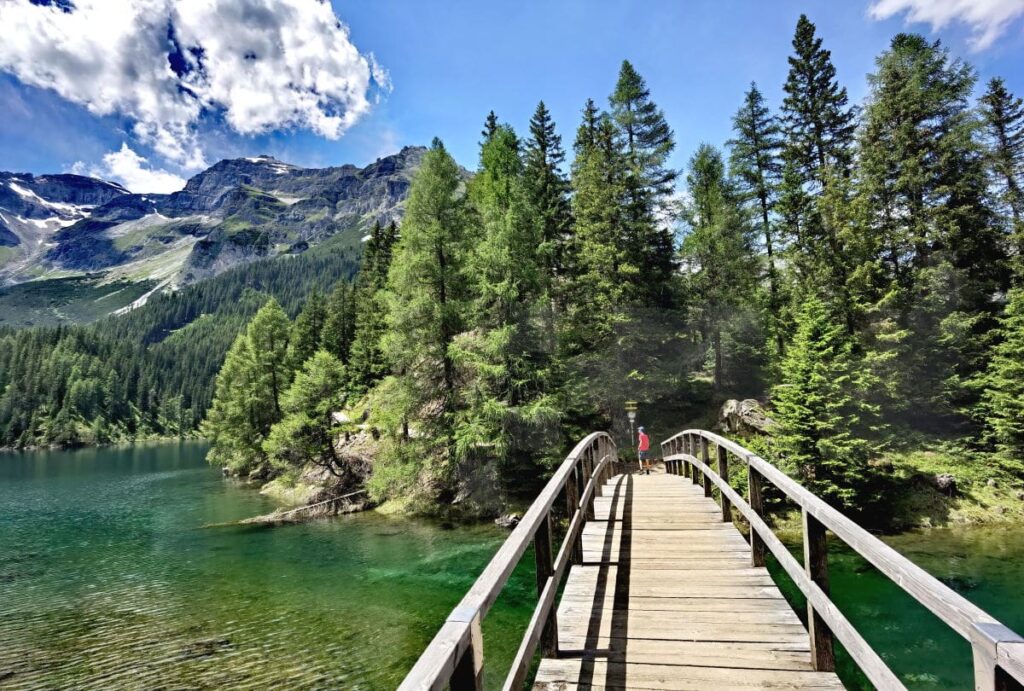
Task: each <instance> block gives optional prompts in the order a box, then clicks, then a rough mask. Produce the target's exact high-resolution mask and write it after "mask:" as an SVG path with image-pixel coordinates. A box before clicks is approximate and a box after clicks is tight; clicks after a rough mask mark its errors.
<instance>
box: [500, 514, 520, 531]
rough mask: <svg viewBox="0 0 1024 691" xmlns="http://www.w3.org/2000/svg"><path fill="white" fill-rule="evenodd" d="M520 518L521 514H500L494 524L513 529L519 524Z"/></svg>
mask: <svg viewBox="0 0 1024 691" xmlns="http://www.w3.org/2000/svg"><path fill="white" fill-rule="evenodd" d="M520 520H521V518H520V516H519V514H517V513H506V514H504V515H502V516H498V517H497V518H495V519H494V525H496V526H498V527H499V528H507V529H508V530H512V529H513V528H515V527H516V526H517V525H519V521H520Z"/></svg>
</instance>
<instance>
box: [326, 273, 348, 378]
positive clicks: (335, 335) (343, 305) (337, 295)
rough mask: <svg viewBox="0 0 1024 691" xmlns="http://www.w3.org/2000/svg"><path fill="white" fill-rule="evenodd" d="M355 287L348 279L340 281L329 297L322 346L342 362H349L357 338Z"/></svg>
mask: <svg viewBox="0 0 1024 691" xmlns="http://www.w3.org/2000/svg"><path fill="white" fill-rule="evenodd" d="M355 301H356V294H355V289H354V287H353V286H352V284H351V283H349V282H348V281H338V284H337V285H336V286H335V287H334V290H332V291H331V294H330V296H328V298H327V317H326V318H325V319H324V327H323V333H322V335H321V338H320V343H321V347H322V348H323V349H324V350H326V351H327V352H329V353H330V354H331V355H333V356H334V357H336V358H338V359H339V360H340V361H341V362H343V363H344V362H348V359H349V355H350V352H351V350H352V341H353V339H354V338H355V328H356V325H355V322H356V317H355V311H356V304H355Z"/></svg>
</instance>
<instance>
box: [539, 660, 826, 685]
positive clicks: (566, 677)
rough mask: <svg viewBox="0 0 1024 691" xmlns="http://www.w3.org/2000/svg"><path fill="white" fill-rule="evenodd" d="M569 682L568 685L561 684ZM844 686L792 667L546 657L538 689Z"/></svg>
mask: <svg viewBox="0 0 1024 691" xmlns="http://www.w3.org/2000/svg"><path fill="white" fill-rule="evenodd" d="M562 685H567V686H562ZM766 687H770V688H781V689H841V688H843V687H842V684H840V683H839V679H838V678H837V677H836V676H835V675H834V674H828V673H821V672H811V671H793V670H770V669H762V670H757V672H756V674H751V673H750V671H749V670H745V669H735V668H728V667H724V668H723V667H703V666H693V665H678V664H662V665H654V664H635V663H628V662H627V663H621V662H610V661H606V660H593V661H585V660H544V661H543V662H542V663H541V665H540V668H539V669H538V671H537V684H536V685H535V686H534V688H535V689H556V688H557V689H562V688H607V689H625V688H630V689H673V690H675V689H680V690H682V689H694V690H699V691H705V690H706V689H762V688H766Z"/></svg>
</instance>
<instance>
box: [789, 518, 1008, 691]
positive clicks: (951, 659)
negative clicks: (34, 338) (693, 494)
mask: <svg viewBox="0 0 1024 691" xmlns="http://www.w3.org/2000/svg"><path fill="white" fill-rule="evenodd" d="M883 539H884V541H885V542H887V543H888V544H889V545H890V546H891V547H893V548H894V549H895V550H897V551H898V552H900V553H901V554H903V555H904V556H906V557H907V558H909V559H910V560H911V561H913V562H914V563H915V564H917V565H918V566H920V567H922V568H924V569H925V570H926V571H928V572H929V573H931V574H932V575H933V576H935V577H936V578H938V579H939V580H940V581H942V582H944V583H945V584H946V585H947V586H949V587H951V588H952V589H953V590H955V591H957V592H958V593H959V594H960V595H962V596H964V597H965V598H967V599H968V600H970V601H971V602H973V603H974V604H976V605H978V606H979V607H981V608H982V609H984V610H985V611H987V612H988V613H989V614H991V615H992V616H994V617H995V618H996V619H998V620H1000V621H1001V622H1002V623H1004V624H1006V625H1007V626H1009V627H1010V628H1011V629H1014V630H1015V631H1017V632H1018V633H1021V632H1024V527H1020V526H1018V527H1009V528H1007V527H1003V528H977V527H976V528H957V529H932V530H929V531H923V532H912V533H905V534H902V535H897V536H889V537H885V538H883ZM791 548H792V549H793V552H794V554H795V555H796V556H797V557H798V558H799V559H801V560H802V559H803V556H802V552H801V551H800V550H801V548H800V547H799V546H792V547H791ZM769 569H770V571H771V572H772V575H773V576H775V578H776V580H777V581H778V582H779V583H780V584H781V585H782V590H783V592H784V593H785V595H786V597H787V598H789V599H790V601H791V602H792V603H793V604H794V606H795V607H796V608H797V611H798V612H800V613H801V616H802V617H803V613H804V612H805V611H806V609H805V607H806V604H805V601H804V600H803V598H802V597H800V596H799V595H798V591H797V590H796V587H795V586H793V585H792V582H791V581H789V579H788V577H786V576H785V574H784V572H782V570H781V568H779V567H778V565H777V564H774V563H773V564H770V565H769ZM829 577H830V583H831V588H832V600H833V601H834V602H835V603H836V605H837V606H838V607H839V609H840V610H841V611H842V612H843V613H844V614H845V615H846V616H847V618H848V619H849V620H850V622H851V623H852V624H853V625H854V627H855V628H856V629H857V630H858V631H860V633H861V634H862V635H863V636H864V638H865V639H866V640H867V641H868V643H869V644H871V646H872V647H873V648H874V649H875V650H876V651H877V652H878V653H879V654H880V655H881V657H882V659H883V660H885V662H886V664H888V665H889V667H890V668H891V669H892V670H893V671H894V672H896V674H898V675H899V677H900V679H901V680H902V681H903V683H904V684H905V685H906V686H907V687H908V688H911V689H971V688H973V687H974V677H973V668H972V664H971V649H970V646H969V645H968V644H967V642H966V641H964V639H962V638H961V637H960V636H959V635H957V634H956V633H954V632H953V630H952V629H950V628H949V627H948V626H946V625H945V624H944V623H942V622H941V621H940V620H939V619H938V618H936V617H935V616H934V615H933V614H932V613H931V612H929V611H928V610H927V609H925V608H924V607H922V606H921V605H919V604H918V603H917V602H916V601H915V600H913V599H912V598H911V597H910V596H909V595H907V594H906V593H904V592H903V590H901V589H900V588H899V587H898V586H896V585H895V584H893V583H892V581H890V580H889V579H888V578H886V577H885V576H883V575H881V574H880V573H879V572H878V571H876V570H875V569H874V567H872V566H871V565H870V564H868V563H867V562H866V561H865V560H864V559H862V558H861V557H859V556H858V555H856V554H855V553H853V552H852V551H851V550H849V549H848V548H845V546H843V545H841V544H836V541H835V540H832V542H830V549H829ZM805 623H806V619H805ZM837 663H838V671H839V673H840V676H841V677H842V679H843V681H844V682H845V683H846V684H847V685H848V686H849V687H850V688H864V689H870V688H872V687H871V685H870V684H868V683H867V681H866V680H865V679H864V678H863V677H862V675H861V674H860V672H859V671H858V670H857V669H856V666H855V665H854V664H853V662H852V661H851V660H850V659H849V658H848V657H846V656H845V654H844V653H843V652H841V651H840V652H838V653H837Z"/></svg>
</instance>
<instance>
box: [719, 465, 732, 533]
mask: <svg viewBox="0 0 1024 691" xmlns="http://www.w3.org/2000/svg"><path fill="white" fill-rule="evenodd" d="M718 475H719V477H721V478H722V481H723V482H725V484H729V452H728V451H726V450H725V447H724V446H718ZM719 497H720V498H721V500H722V520H723V521H725V522H726V523H731V522H732V503H731V502H730V501H729V497H727V496H725V492H722V491H721V490H719Z"/></svg>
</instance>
